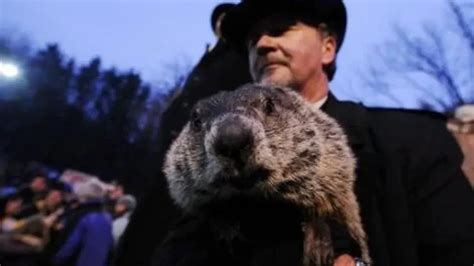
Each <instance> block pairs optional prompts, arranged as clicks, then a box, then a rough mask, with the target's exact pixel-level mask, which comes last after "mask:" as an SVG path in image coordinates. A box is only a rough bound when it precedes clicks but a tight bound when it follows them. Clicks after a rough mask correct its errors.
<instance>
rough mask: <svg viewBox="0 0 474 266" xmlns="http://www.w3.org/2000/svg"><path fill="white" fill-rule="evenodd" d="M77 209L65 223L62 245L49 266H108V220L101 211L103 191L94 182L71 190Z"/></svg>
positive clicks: (103, 189)
mask: <svg viewBox="0 0 474 266" xmlns="http://www.w3.org/2000/svg"><path fill="white" fill-rule="evenodd" d="M74 193H75V194H76V195H77V197H78V200H79V206H78V207H77V208H76V209H75V210H74V211H73V213H71V214H69V217H68V218H67V219H66V221H65V225H64V230H63V233H64V234H65V236H64V237H63V239H64V242H63V243H62V244H61V245H60V246H59V247H58V250H57V252H56V253H55V254H54V255H53V257H52V264H53V265H75V266H104V265H108V262H109V259H110V258H109V257H110V252H111V250H112V248H113V238H112V218H111V216H110V215H109V214H108V213H107V212H105V211H104V206H103V204H104V198H105V193H106V191H105V188H104V187H103V184H101V183H100V182H99V181H96V180H94V179H92V180H89V181H86V182H84V183H79V184H77V185H75V187H74Z"/></svg>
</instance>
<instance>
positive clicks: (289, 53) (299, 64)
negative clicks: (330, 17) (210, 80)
mask: <svg viewBox="0 0 474 266" xmlns="http://www.w3.org/2000/svg"><path fill="white" fill-rule="evenodd" d="M260 23H261V24H263V26H262V25H259V24H257V25H255V27H254V29H253V31H251V33H250V35H249V37H248V39H247V40H248V42H247V45H248V50H249V63H250V73H251V74H252V77H253V79H254V81H257V82H260V83H263V84H266V85H279V86H287V87H292V88H294V89H296V90H300V89H302V88H304V87H305V86H307V84H309V83H315V84H317V83H319V82H320V80H321V79H322V78H325V76H324V75H325V74H324V72H323V64H328V63H330V62H332V61H333V60H334V56H335V42H334V39H333V38H332V37H323V36H322V35H321V34H320V32H319V31H318V30H317V29H316V28H314V27H312V26H309V25H307V24H304V23H302V22H292V23H291V24H288V25H284V24H281V23H280V25H279V26H277V27H279V28H277V29H266V27H267V28H268V26H265V25H275V23H272V22H269V21H263V22H260ZM270 27H271V26H270ZM328 38H332V39H331V40H329V44H328ZM328 48H329V49H328Z"/></svg>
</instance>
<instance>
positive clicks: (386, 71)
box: [363, 0, 474, 112]
mask: <svg viewBox="0 0 474 266" xmlns="http://www.w3.org/2000/svg"><path fill="white" fill-rule="evenodd" d="M447 6H448V8H447V10H446V16H445V18H444V20H442V21H437V22H435V21H430V22H427V23H425V24H423V26H422V27H421V28H420V29H415V28H413V27H411V25H406V26H404V27H402V26H399V25H396V26H394V35H393V36H394V38H393V39H392V40H390V41H387V42H386V43H383V44H382V45H379V46H378V47H376V49H375V54H376V56H375V58H376V59H375V60H374V61H372V62H371V64H370V65H369V67H368V69H367V71H366V72H365V73H364V75H363V79H364V82H365V83H366V84H367V85H368V86H369V87H371V88H373V89H375V90H377V92H379V93H382V94H384V95H385V96H387V97H389V98H390V99H392V100H393V101H394V102H396V103H401V102H402V101H401V98H400V97H401V95H404V94H406V93H407V91H406V90H410V92H409V93H410V94H413V95H416V96H415V97H417V100H416V102H415V104H416V105H417V106H416V107H417V108H421V109H428V110H437V111H443V112H449V111H452V110H453V109H454V108H455V107H456V106H459V105H460V104H465V103H473V102H474V3H472V2H471V3H468V2H467V1H465V2H461V0H448V1H447ZM402 90H405V91H402Z"/></svg>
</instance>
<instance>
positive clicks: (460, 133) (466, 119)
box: [447, 104, 474, 189]
mask: <svg viewBox="0 0 474 266" xmlns="http://www.w3.org/2000/svg"><path fill="white" fill-rule="evenodd" d="M447 126H448V129H449V130H450V131H451V133H452V134H453V136H454V137H455V139H456V141H457V142H458V144H459V146H460V147H461V150H462V152H463V155H464V159H463V164H462V170H463V171H464V174H465V175H466V177H467V179H468V181H469V183H470V184H471V187H472V188H473V189H474V104H466V105H463V106H460V107H458V108H457V109H456V112H455V113H454V117H453V118H451V119H450V120H449V121H448V124H447Z"/></svg>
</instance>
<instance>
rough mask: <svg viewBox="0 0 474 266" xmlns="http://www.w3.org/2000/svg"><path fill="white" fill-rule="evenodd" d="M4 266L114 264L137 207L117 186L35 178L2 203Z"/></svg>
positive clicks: (0, 257) (0, 235) (93, 181)
mask: <svg viewBox="0 0 474 266" xmlns="http://www.w3.org/2000/svg"><path fill="white" fill-rule="evenodd" d="M0 200H1V203H0V264H1V265H9V266H11V265H13V266H15V265H19V266H20V265H21V266H36V265H38V266H40V265H78V266H79V265H82V266H91V265H109V263H110V261H111V260H112V259H113V254H114V249H115V247H116V246H117V245H118V242H119V240H120V237H121V235H122V233H123V232H124V230H125V228H126V226H127V224H128V220H129V217H130V215H131V213H132V212H133V210H134V209H135V206H136V200H135V198H134V197H133V196H132V195H128V194H125V192H124V187H123V186H122V185H121V184H119V183H117V182H113V183H110V184H108V183H104V182H102V181H100V180H99V179H97V178H91V179H88V180H86V181H83V182H78V183H74V184H71V183H68V182H63V181H60V180H57V179H50V178H48V177H46V175H43V174H36V175H34V176H33V178H32V179H30V181H29V182H28V183H26V184H23V185H22V186H20V187H17V188H15V189H14V191H12V192H10V193H5V194H4V195H2V197H1V198H0Z"/></svg>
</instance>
